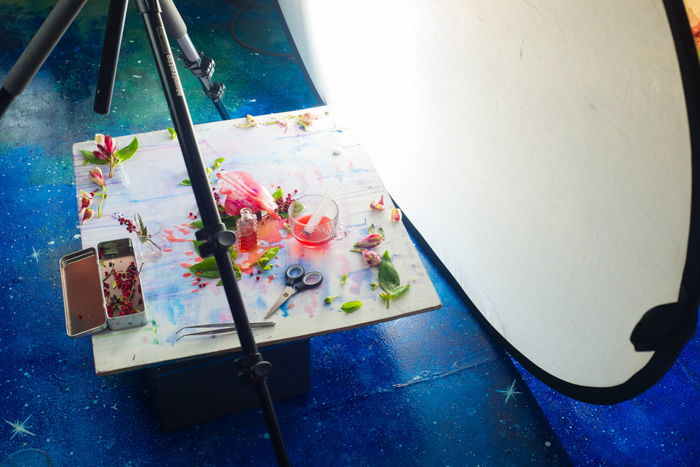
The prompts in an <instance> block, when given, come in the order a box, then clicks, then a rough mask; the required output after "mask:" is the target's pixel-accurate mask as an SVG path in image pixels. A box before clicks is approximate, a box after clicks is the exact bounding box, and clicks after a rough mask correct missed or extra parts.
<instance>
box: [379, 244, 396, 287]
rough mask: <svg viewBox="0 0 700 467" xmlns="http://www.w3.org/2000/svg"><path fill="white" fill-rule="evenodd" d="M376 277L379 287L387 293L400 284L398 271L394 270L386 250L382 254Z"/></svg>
mask: <svg viewBox="0 0 700 467" xmlns="http://www.w3.org/2000/svg"><path fill="white" fill-rule="evenodd" d="M377 278H378V279H379V287H381V288H382V289H383V290H384V291H385V292H387V293H391V291H392V290H394V289H395V288H396V287H398V286H399V285H401V280H400V279H399V273H398V272H397V271H396V268H395V267H394V263H392V262H391V257H390V256H389V251H388V250H387V251H385V252H384V254H383V255H382V261H381V263H379V272H378V274H377Z"/></svg>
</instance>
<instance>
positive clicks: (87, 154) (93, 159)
mask: <svg viewBox="0 0 700 467" xmlns="http://www.w3.org/2000/svg"><path fill="white" fill-rule="evenodd" d="M80 154H82V155H83V165H87V163H88V162H89V163H91V164H106V163H107V161H105V160H102V159H98V158H97V156H95V154H93V153H92V151H87V150H85V149H81V150H80Z"/></svg>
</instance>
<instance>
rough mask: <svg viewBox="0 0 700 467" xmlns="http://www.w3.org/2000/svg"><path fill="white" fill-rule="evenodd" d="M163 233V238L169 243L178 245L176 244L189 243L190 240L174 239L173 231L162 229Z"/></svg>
mask: <svg viewBox="0 0 700 467" xmlns="http://www.w3.org/2000/svg"><path fill="white" fill-rule="evenodd" d="M163 232H165V238H166V239H167V240H168V241H169V242H170V243H178V242H189V241H190V240H189V239H187V238H179V237H176V236H175V235H174V234H173V231H172V230H170V229H163Z"/></svg>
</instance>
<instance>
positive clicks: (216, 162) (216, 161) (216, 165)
mask: <svg viewBox="0 0 700 467" xmlns="http://www.w3.org/2000/svg"><path fill="white" fill-rule="evenodd" d="M225 160H226V158H225V157H219V158H217V159H214V165H213V166H212V168H214V169H218V168H219V167H221V164H223V163H224V161H225Z"/></svg>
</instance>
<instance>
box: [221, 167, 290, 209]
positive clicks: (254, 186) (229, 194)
mask: <svg viewBox="0 0 700 467" xmlns="http://www.w3.org/2000/svg"><path fill="white" fill-rule="evenodd" d="M216 176H217V177H218V178H219V193H221V194H222V195H225V196H226V199H225V201H224V204H223V206H224V210H225V211H226V214H228V215H230V216H237V215H238V214H240V212H241V209H243V208H248V209H250V210H251V211H252V212H259V211H267V214H268V215H270V216H271V217H273V218H275V219H279V218H280V217H279V215H277V213H276V212H275V210H276V209H277V203H275V200H274V198H273V197H272V195H271V194H270V192H269V191H267V188H265V187H264V186H262V185H261V184H260V183H258V182H257V181H256V180H255V179H254V178H253V176H252V175H250V174H249V173H246V172H226V171H225V170H222V171H221V172H219V173H217V174H216Z"/></svg>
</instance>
